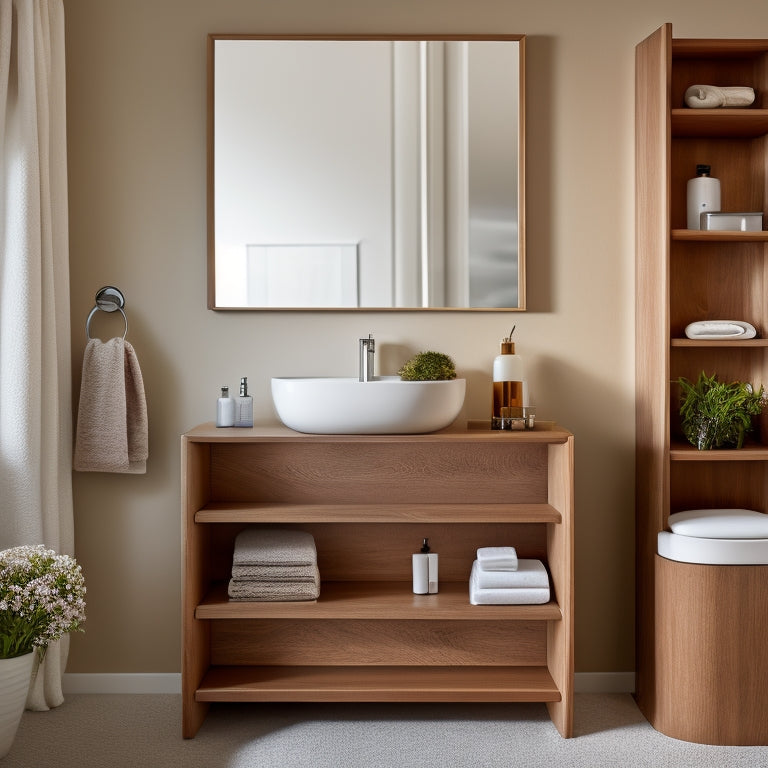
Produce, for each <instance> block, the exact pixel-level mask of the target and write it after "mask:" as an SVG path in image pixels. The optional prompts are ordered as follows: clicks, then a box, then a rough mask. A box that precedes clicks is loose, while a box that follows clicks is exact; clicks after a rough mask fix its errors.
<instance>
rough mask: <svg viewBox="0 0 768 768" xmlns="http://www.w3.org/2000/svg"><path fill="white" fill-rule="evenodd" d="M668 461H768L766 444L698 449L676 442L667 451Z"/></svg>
mask: <svg viewBox="0 0 768 768" xmlns="http://www.w3.org/2000/svg"><path fill="white" fill-rule="evenodd" d="M669 459H670V461H768V446H764V445H755V444H754V443H747V444H746V445H745V446H744V447H743V448H731V449H723V450H712V451H700V450H699V449H698V448H696V446H693V445H688V444H686V443H676V444H674V445H673V446H671V448H670V451H669Z"/></svg>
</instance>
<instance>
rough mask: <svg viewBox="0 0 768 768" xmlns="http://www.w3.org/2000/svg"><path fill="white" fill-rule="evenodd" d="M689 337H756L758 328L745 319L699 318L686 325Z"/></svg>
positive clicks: (703, 338) (704, 338)
mask: <svg viewBox="0 0 768 768" xmlns="http://www.w3.org/2000/svg"><path fill="white" fill-rule="evenodd" d="M685 335H686V336H687V337H688V338H689V339H702V340H707V339H754V338H755V336H757V330H756V328H755V326H754V325H750V324H749V323H745V322H744V321H743V320H699V321H697V322H695V323H689V324H688V325H687V326H686V327H685Z"/></svg>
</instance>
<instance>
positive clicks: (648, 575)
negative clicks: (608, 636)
mask: <svg viewBox="0 0 768 768" xmlns="http://www.w3.org/2000/svg"><path fill="white" fill-rule="evenodd" d="M671 60H672V27H671V25H670V24H665V25H664V26H662V27H661V28H660V29H658V30H657V31H656V32H655V33H654V34H652V35H651V36H650V37H648V38H647V39H646V40H644V41H643V42H642V43H640V44H639V45H638V46H637V48H636V51H635V67H636V82H635V86H636V88H635V121H636V134H635V177H636V182H635V184H636V189H637V196H636V211H637V214H636V271H635V281H636V305H635V314H636V328H637V330H636V338H635V356H636V406H635V407H636V431H637V438H636V439H637V446H636V450H637V454H636V500H637V501H636V515H637V574H638V577H637V681H636V695H637V701H638V704H639V705H640V708H641V709H642V710H643V712H644V713H645V715H646V717H648V716H649V712H650V711H651V710H652V708H653V696H654V694H653V680H654V673H653V637H654V631H655V630H654V610H653V589H654V586H653V584H654V573H653V555H654V553H655V552H656V534H657V533H658V531H659V530H661V528H662V527H663V525H664V522H665V520H666V517H667V507H666V500H667V499H668V496H669V476H668V450H669V433H668V427H667V425H668V423H669V387H668V384H667V382H668V380H669V376H668V372H669V352H668V350H669V309H668V306H669V304H668V293H669V274H668V266H667V265H668V257H669V242H670V241H669V231H670V227H669V223H670V222H669V181H668V179H669V171H670V161H669V151H670V128H669V125H670V116H669V106H668V104H669V92H670V67H671Z"/></svg>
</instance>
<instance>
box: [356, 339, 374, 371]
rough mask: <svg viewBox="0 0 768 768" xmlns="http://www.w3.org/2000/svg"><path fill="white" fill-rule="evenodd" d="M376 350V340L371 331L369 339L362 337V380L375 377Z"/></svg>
mask: <svg viewBox="0 0 768 768" xmlns="http://www.w3.org/2000/svg"><path fill="white" fill-rule="evenodd" d="M375 352H376V342H375V341H374V339H373V336H372V335H371V334H370V333H369V334H368V338H367V339H360V381H371V380H372V379H373V359H374V353H375Z"/></svg>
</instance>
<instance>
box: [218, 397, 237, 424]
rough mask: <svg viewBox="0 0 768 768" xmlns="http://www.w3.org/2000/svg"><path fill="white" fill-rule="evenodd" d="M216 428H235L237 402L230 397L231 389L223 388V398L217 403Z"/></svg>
mask: <svg viewBox="0 0 768 768" xmlns="http://www.w3.org/2000/svg"><path fill="white" fill-rule="evenodd" d="M216 426H217V427H234V426H235V401H234V400H233V399H232V398H231V397H230V396H229V387H222V388H221V397H220V398H219V399H218V400H217V401H216Z"/></svg>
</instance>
